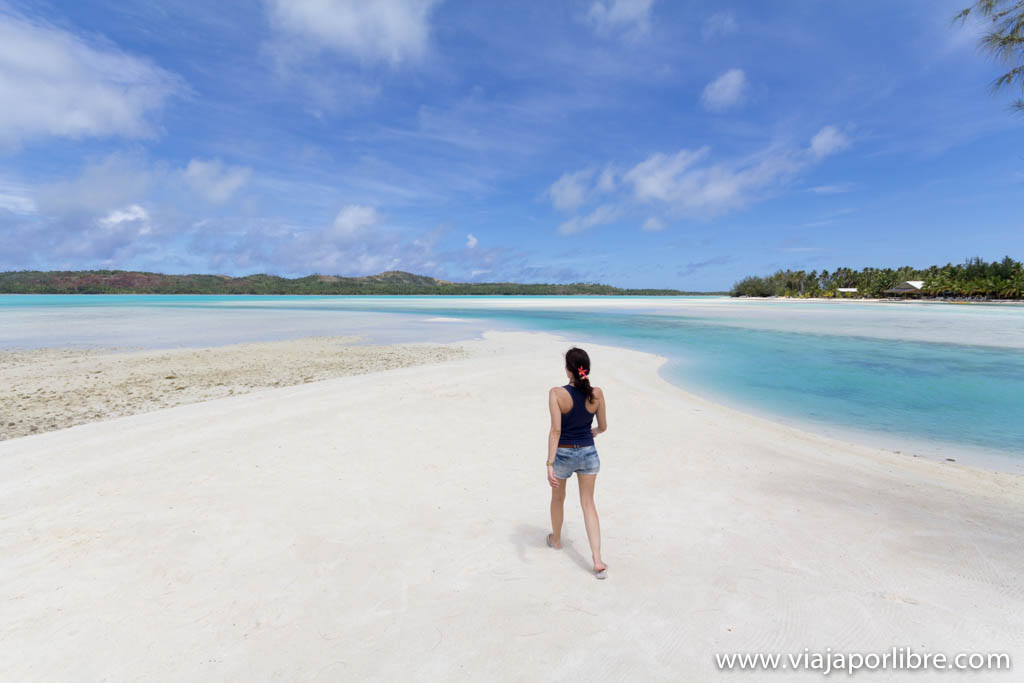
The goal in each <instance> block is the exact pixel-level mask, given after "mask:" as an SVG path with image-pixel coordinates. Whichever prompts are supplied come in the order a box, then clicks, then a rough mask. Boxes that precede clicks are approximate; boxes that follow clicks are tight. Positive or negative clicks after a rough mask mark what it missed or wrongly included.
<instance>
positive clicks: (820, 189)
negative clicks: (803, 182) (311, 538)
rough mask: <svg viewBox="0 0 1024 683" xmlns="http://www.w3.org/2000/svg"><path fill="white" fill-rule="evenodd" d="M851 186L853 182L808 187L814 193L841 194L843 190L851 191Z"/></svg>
mask: <svg viewBox="0 0 1024 683" xmlns="http://www.w3.org/2000/svg"><path fill="white" fill-rule="evenodd" d="M853 187H854V185H853V183H835V184H833V185H818V186H817V187H812V188H809V191H810V192H813V193H814V194H841V193H843V192H852V191H853Z"/></svg>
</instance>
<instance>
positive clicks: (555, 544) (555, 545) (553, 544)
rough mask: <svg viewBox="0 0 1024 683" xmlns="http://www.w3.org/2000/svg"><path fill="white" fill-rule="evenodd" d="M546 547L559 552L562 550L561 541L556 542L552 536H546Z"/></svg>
mask: <svg viewBox="0 0 1024 683" xmlns="http://www.w3.org/2000/svg"><path fill="white" fill-rule="evenodd" d="M548 545H549V546H551V547H552V548H554V549H555V550H561V549H562V541H561V540H558V541H557V542H556V541H555V535H554V534H548Z"/></svg>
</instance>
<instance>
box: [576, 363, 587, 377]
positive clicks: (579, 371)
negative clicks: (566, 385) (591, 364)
mask: <svg viewBox="0 0 1024 683" xmlns="http://www.w3.org/2000/svg"><path fill="white" fill-rule="evenodd" d="M576 374H577V375H579V376H580V379H586V378H587V369H586V368H584V367H583V366H582V365H581V366H580V367H579V368H577V370H576Z"/></svg>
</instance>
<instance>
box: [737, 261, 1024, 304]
mask: <svg viewBox="0 0 1024 683" xmlns="http://www.w3.org/2000/svg"><path fill="white" fill-rule="evenodd" d="M729 294H731V295H732V296H750V297H770V296H781V297H796V298H801V297H808V298H809V297H824V298H843V297H856V298H869V299H877V298H881V297H887V296H892V297H913V298H933V299H973V300H993V299H1003V300H1005V299H1022V298H1024V266H1022V265H1021V262H1020V261H1015V260H1013V259H1012V258H1010V257H1009V256H1007V257H1006V258H1004V259H1003V260H1002V261H993V262H991V263H986V262H985V261H983V260H982V259H980V258H978V257H975V258H970V259H967V260H966V261H964V262H963V263H962V264H960V265H952V264H949V263H947V264H946V265H944V266H930V267H928V268H925V269H923V270H921V269H915V268H911V267H910V266H904V267H903V268H895V269H893V268H864V269H863V270H860V271H857V270H851V269H849V268H837V269H836V270H834V271H832V272H829V271H827V270H822V271H820V272H819V271H816V270H812V271H810V272H807V271H803V270H779V271H776V272H775V273H773V274H772V275H768V276H766V277H757V276H752V277H747V278H744V279H743V280H740V281H739V282H737V283H736V284H735V285H733V287H732V291H730V292H729Z"/></svg>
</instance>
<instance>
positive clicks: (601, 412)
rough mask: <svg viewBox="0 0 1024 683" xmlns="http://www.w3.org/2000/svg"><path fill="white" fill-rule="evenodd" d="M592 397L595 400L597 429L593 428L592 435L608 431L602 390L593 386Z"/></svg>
mask: <svg viewBox="0 0 1024 683" xmlns="http://www.w3.org/2000/svg"><path fill="white" fill-rule="evenodd" d="M594 398H596V399H598V401H597V429H595V430H594V436H597V435H598V434H601V433H602V432H606V431H608V419H607V418H606V417H605V406H604V404H605V400H604V392H603V391H601V390H600V389H598V388H597V387H594Z"/></svg>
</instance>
